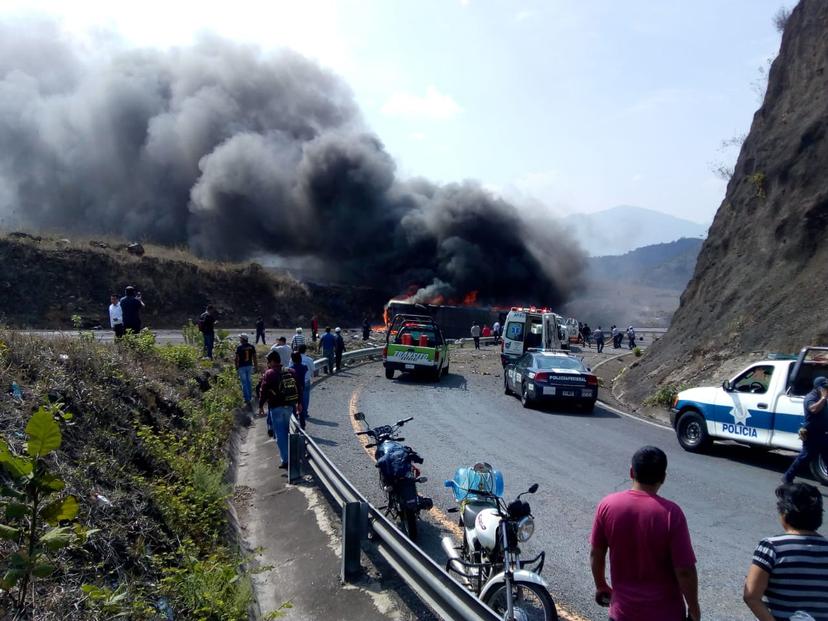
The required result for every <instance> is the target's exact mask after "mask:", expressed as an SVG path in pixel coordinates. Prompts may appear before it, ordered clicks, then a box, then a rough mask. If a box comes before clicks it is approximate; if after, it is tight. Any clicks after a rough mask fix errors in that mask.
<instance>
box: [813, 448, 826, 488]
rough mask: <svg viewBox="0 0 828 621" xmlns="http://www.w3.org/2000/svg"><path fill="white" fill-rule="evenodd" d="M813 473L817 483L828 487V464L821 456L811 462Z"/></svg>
mask: <svg viewBox="0 0 828 621" xmlns="http://www.w3.org/2000/svg"><path fill="white" fill-rule="evenodd" d="M811 473H812V474H813V475H814V478H815V479H816V480H817V481H819V482H820V483H822V484H823V485H828V463H825V460H824V459H823V458H822V456H821V455H817V456H816V458H815V459H813V460H811Z"/></svg>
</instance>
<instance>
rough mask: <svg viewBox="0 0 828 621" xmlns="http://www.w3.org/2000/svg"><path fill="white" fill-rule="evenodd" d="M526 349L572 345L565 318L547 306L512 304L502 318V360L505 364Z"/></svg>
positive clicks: (566, 347) (560, 347) (515, 358)
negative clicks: (503, 319)
mask: <svg viewBox="0 0 828 621" xmlns="http://www.w3.org/2000/svg"><path fill="white" fill-rule="evenodd" d="M527 349H547V350H552V349H559V350H560V349H569V336H568V331H567V328H566V325H565V319H564V318H563V317H561V316H560V315H558V314H557V313H553V312H552V311H551V310H549V309H548V308H535V307H534V306H533V307H530V308H519V307H516V306H513V307H512V310H510V311H509V314H508V315H506V321H504V322H503V339H502V340H501V343H500V361H501V363H502V364H503V366H504V367H505V366H506V365H507V364H509V363H510V362H515V361H516V360H517V359H518V358H520V357H521V356H522V355H523V354H524V353H526V350H527Z"/></svg>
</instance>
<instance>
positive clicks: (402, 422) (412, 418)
mask: <svg viewBox="0 0 828 621" xmlns="http://www.w3.org/2000/svg"><path fill="white" fill-rule="evenodd" d="M412 420H414V417H413V416H409V417H408V418H404V419H402V420H399V421H397V424H398V425H405V424H406V423H410V422H411V421H412Z"/></svg>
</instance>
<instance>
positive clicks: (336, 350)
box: [334, 328, 345, 372]
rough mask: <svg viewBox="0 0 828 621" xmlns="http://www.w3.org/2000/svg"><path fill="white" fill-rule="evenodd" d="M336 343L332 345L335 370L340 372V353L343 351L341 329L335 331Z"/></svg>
mask: <svg viewBox="0 0 828 621" xmlns="http://www.w3.org/2000/svg"><path fill="white" fill-rule="evenodd" d="M335 331H336V337H335V338H336V343H335V344H334V353H335V354H336V370H337V372H338V371H341V370H342V352H344V351H345V339H343V338H342V328H337V329H336V330H335Z"/></svg>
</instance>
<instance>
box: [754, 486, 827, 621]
mask: <svg viewBox="0 0 828 621" xmlns="http://www.w3.org/2000/svg"><path fill="white" fill-rule="evenodd" d="M776 498H777V503H776V508H777V509H778V511H779V519H780V521H781V522H782V528H783V529H784V530H785V534H784V535H778V536H776V537H768V538H767V539H763V540H762V541H760V542H759V545H758V546H757V548H756V551H755V552H754V553H753V563H752V564H751V566H750V569H749V570H748V574H747V578H746V579H745V591H744V600H745V604H747V607H748V608H750V610H751V612H752V613H753V614H754V615H756V618H757V619H758V621H783V620H784V621H810V620H811V619H813V620H814V621H828V540H826V539H825V537H823V536H822V535H820V534H819V533H818V532H817V529H818V528H819V527H820V526H822V496H821V495H820V493H819V490H818V489H817V488H816V487H814V486H813V485H808V484H807V483H786V484H783V485H780V486H779V487H777V488H776Z"/></svg>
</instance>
